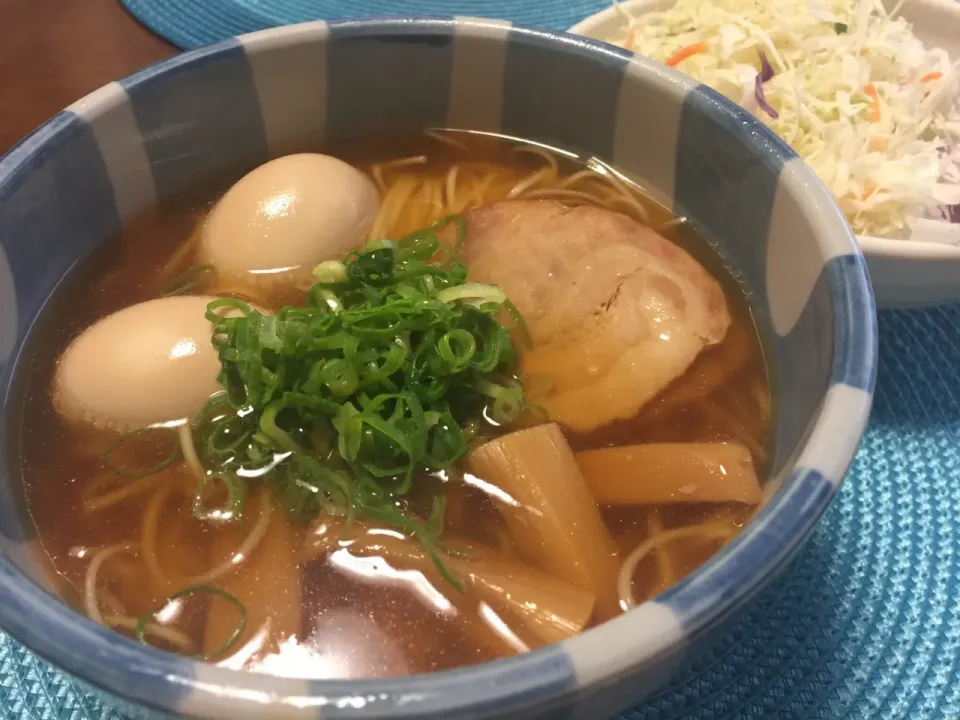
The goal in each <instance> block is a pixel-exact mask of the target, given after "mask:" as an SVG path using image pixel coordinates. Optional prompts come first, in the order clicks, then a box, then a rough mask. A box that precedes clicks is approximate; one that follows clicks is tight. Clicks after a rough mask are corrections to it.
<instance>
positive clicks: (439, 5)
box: [121, 0, 610, 48]
mask: <svg viewBox="0 0 960 720" xmlns="http://www.w3.org/2000/svg"><path fill="white" fill-rule="evenodd" d="M121 2H122V3H123V4H124V5H125V6H126V7H127V9H128V10H129V11H130V12H131V13H133V15H135V16H136V17H137V18H138V19H139V20H140V21H141V22H143V24H144V25H146V26H147V27H149V28H150V29H151V30H153V31H154V32H155V33H157V34H158V35H162V36H163V37H165V38H166V39H167V40H169V41H170V42H172V43H173V44H174V45H177V46H179V47H182V48H195V47H199V46H201V45H208V44H209V43H212V42H216V41H218V40H223V39H224V38H227V37H231V36H233V35H240V34H242V33H247V32H253V31H254V30H262V29H263V28H266V27H272V26H274V25H285V24H288V23H296V22H305V21H307V20H320V19H322V20H336V19H340V18H346V17H358V16H369V15H410V14H413V13H416V14H418V15H469V16H471V17H488V18H500V19H503V20H511V21H513V22H515V23H523V24H524V25H539V26H541V27H548V28H550V29H552V30H565V29H567V28H568V27H571V26H572V25H575V24H576V23H577V22H579V21H580V20H582V19H583V18H585V17H586V16H587V15H592V14H593V13H595V12H597V11H598V10H603V9H604V8H606V7H609V5H610V2H609V0H121Z"/></svg>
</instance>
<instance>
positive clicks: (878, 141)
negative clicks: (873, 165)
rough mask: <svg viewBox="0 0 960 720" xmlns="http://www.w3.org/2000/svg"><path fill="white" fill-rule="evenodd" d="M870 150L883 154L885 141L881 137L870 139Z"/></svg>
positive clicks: (885, 146) (885, 147) (885, 145)
mask: <svg viewBox="0 0 960 720" xmlns="http://www.w3.org/2000/svg"><path fill="white" fill-rule="evenodd" d="M870 149H871V150H873V151H874V152H883V151H884V150H886V149H887V140H886V138H882V137H875V138H871V139H870Z"/></svg>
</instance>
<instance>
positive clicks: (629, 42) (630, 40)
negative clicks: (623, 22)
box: [623, 25, 637, 50]
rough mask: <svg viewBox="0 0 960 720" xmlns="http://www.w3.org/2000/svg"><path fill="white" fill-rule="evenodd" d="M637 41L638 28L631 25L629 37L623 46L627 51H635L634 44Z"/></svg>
mask: <svg viewBox="0 0 960 720" xmlns="http://www.w3.org/2000/svg"><path fill="white" fill-rule="evenodd" d="M636 39H637V26H636V25H631V26H630V27H629V29H628V30H627V36H626V37H625V38H624V40H623V46H624V47H625V48H626V49H627V50H633V43H634V41H635V40H636Z"/></svg>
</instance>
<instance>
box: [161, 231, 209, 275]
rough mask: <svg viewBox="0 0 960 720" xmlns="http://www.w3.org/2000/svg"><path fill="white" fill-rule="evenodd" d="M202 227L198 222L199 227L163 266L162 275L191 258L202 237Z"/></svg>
mask: <svg viewBox="0 0 960 720" xmlns="http://www.w3.org/2000/svg"><path fill="white" fill-rule="evenodd" d="M202 227H203V226H202V224H198V226H197V229H196V230H194V231H193V232H192V233H190V237H188V238H187V239H186V240H185V241H184V242H183V243H181V244H180V247H178V248H177V249H176V250H175V251H174V253H173V256H172V257H171V258H170V259H169V260H167V262H166V264H165V265H164V266H163V270H161V271H160V273H161V275H168V274H170V273H172V272H173V271H174V270H175V269H176V268H178V267H180V265H181V264H183V262H184V261H185V260H187V259H188V258H189V256H190V254H191V253H192V252H194V251H195V250H196V245H197V242H198V241H199V239H200V229H201V228H202Z"/></svg>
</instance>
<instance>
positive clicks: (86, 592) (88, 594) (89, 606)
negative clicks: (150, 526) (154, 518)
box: [83, 543, 137, 625]
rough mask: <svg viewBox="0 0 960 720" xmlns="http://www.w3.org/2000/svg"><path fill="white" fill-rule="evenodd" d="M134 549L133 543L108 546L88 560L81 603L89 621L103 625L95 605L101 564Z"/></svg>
mask: <svg viewBox="0 0 960 720" xmlns="http://www.w3.org/2000/svg"><path fill="white" fill-rule="evenodd" d="M136 547H137V546H136V545H135V544H134V543H119V544H117V545H108V546H107V547H105V548H104V549H103V550H101V551H100V552H98V553H97V554H96V555H94V556H93V557H92V558H91V559H90V564H89V565H88V566H87V573H86V575H85V576H84V579H83V602H84V607H86V610H87V615H88V616H89V617H90V619H91V620H94V621H96V622H98V623H100V624H101V625H103V616H102V615H101V614H100V606H99V604H98V603H97V578H98V576H99V574H100V568H101V567H102V566H103V563H104V562H106V561H107V560H108V559H109V558H110V557H112V556H113V555H116V554H117V553H120V552H128V551H130V550H133V549H135V548H136Z"/></svg>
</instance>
